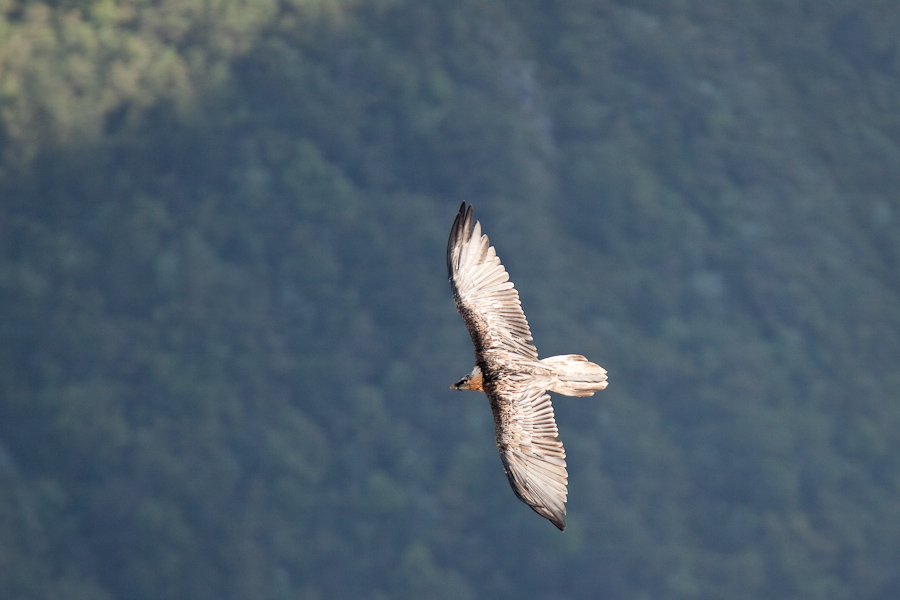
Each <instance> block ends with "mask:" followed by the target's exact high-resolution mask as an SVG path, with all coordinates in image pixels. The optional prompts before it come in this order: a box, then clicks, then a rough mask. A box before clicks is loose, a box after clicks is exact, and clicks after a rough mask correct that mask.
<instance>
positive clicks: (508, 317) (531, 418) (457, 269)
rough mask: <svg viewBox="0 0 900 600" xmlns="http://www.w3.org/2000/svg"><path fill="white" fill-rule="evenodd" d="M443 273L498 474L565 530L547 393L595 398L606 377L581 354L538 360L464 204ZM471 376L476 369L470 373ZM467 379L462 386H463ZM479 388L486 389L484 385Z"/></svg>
mask: <svg viewBox="0 0 900 600" xmlns="http://www.w3.org/2000/svg"><path fill="white" fill-rule="evenodd" d="M447 269H448V273H449V278H450V288H451V290H452V292H453V299H454V301H455V303H456V308H457V310H458V311H459V314H460V316H462V319H463V321H464V322H465V324H466V328H467V329H468V330H469V335H470V336H471V338H472V344H473V345H474V346H475V365H476V371H480V375H479V377H480V378H481V384H480V386H479V387H465V388H459V389H483V390H484V392H485V394H487V397H488V400H489V401H490V404H491V410H492V412H493V414H494V427H495V435H496V441H497V449H498V451H499V452H500V459H501V461H502V463H503V470H504V471H505V472H506V476H507V478H508V479H509V483H510V485H511V486H512V489H513V491H514V492H515V494H516V496H518V497H519V499H520V500H522V501H523V502H525V503H526V504H528V505H529V506H531V508H532V509H534V510H535V512H537V513H538V514H540V515H541V516H543V517H545V518H547V519H549V520H550V521H551V522H552V523H553V524H554V525H556V526H557V527H558V528H559V529H564V528H565V526H566V525H565V515H566V504H565V503H566V497H567V490H566V485H567V483H568V474H567V472H566V460H565V458H566V452H565V449H564V448H563V445H562V442H560V441H559V438H558V431H557V428H556V420H555V419H554V416H553V405H552V404H551V403H550V396H549V395H548V394H547V391H548V390H551V391H558V392H560V393H564V394H568V395H592V394H593V393H594V391H595V390H598V389H603V388H604V387H606V371H605V370H604V369H603V368H602V367H600V366H599V365H595V364H594V363H591V362H588V361H587V360H586V359H585V358H584V357H582V356H578V355H565V356H557V357H551V358H549V359H545V360H544V361H540V360H538V353H537V349H536V348H535V346H534V344H533V342H532V337H531V330H530V329H529V327H528V321H527V320H526V319H525V313H524V312H523V311H522V306H521V302H520V301H519V293H518V292H517V291H516V289H515V287H514V286H513V283H512V282H511V281H509V274H508V273H507V272H506V269H505V268H504V267H503V264H502V263H501V262H500V258H499V257H498V256H497V253H496V251H495V250H494V247H493V246H491V245H490V241H489V240H488V237H487V236H486V235H483V234H482V232H481V224H480V223H479V222H478V221H475V222H474V224H473V211H472V207H471V206H469V207H468V208H467V207H466V203H465V202H463V204H462V206H461V207H460V209H459V213H458V214H457V215H456V220H455V221H454V222H453V228H452V229H451V230H450V239H449V241H448V243H447ZM473 373H474V371H473ZM464 381H467V380H464ZM481 386H483V387H481Z"/></svg>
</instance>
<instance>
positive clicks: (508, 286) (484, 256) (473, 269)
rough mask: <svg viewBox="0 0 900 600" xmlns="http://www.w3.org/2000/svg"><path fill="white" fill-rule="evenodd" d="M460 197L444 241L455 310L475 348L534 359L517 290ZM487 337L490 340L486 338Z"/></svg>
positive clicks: (533, 348)
mask: <svg viewBox="0 0 900 600" xmlns="http://www.w3.org/2000/svg"><path fill="white" fill-rule="evenodd" d="M472 221H473V210H472V207H471V206H469V207H468V208H467V207H466V203H465V202H463V203H462V205H461V206H460V208H459V213H457V215H456V219H455V220H454V221H453V227H452V228H451V229H450V239H449V240H448V242H447V272H448V276H449V279H450V289H451V291H452V292H453V300H454V301H455V302H456V309H457V310H458V311H459V314H460V316H461V317H462V319H463V321H464V322H465V324H466V328H467V329H468V330H469V335H470V336H471V337H472V342H473V343H474V344H475V346H476V349H479V348H480V349H482V350H488V349H491V348H496V347H502V348H503V349H505V350H507V351H509V352H511V353H514V354H517V355H519V356H522V357H524V358H527V359H530V360H537V349H536V348H535V347H534V344H532V343H531V341H532V337H531V330H530V329H529V328H528V321H527V320H526V319H525V313H524V312H523V311H522V305H521V302H520V301H519V293H518V292H517V291H516V289H515V287H514V286H513V283H512V282H511V281H509V274H508V273H507V272H506V269H505V268H504V267H503V264H502V263H501V262H500V258H499V257H498V256H497V253H496V251H495V250H494V247H493V246H491V244H490V240H488V237H487V236H486V235H482V233H481V223H479V222H478V221H475V223H474V225H473V224H472ZM486 338H490V339H486Z"/></svg>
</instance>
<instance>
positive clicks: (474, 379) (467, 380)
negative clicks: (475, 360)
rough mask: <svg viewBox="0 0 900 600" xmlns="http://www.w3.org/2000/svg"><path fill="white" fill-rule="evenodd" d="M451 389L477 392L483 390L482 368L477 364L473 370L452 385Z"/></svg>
mask: <svg viewBox="0 0 900 600" xmlns="http://www.w3.org/2000/svg"><path fill="white" fill-rule="evenodd" d="M450 389H451V390H475V391H476V392H483V391H484V388H483V387H481V369H480V368H479V367H478V365H475V368H474V369H472V372H471V373H469V374H468V375H466V376H465V377H463V378H462V379H460V380H459V381H457V382H456V383H454V384H453V385H451V386H450Z"/></svg>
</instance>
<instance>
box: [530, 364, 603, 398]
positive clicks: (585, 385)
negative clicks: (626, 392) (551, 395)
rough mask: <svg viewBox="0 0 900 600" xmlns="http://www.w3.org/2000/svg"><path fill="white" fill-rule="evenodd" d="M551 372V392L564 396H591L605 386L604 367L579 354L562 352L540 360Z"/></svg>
mask: <svg viewBox="0 0 900 600" xmlns="http://www.w3.org/2000/svg"><path fill="white" fill-rule="evenodd" d="M541 364H543V365H544V366H546V367H548V368H549V370H550V371H551V372H552V373H553V383H552V384H551V386H550V387H549V388H548V389H549V390H550V391H551V392H556V393H557V394H563V395H565V396H593V395H594V392H596V391H598V390H602V389H603V388H605V387H606V383H607V381H606V369H604V368H603V367H601V366H600V365H596V364H594V363H592V362H590V361H589V360H588V359H586V358H585V357H583V356H581V355H580V354H562V355H560V356H550V357H548V358H545V359H543V360H541Z"/></svg>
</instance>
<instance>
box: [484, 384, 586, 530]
mask: <svg viewBox="0 0 900 600" xmlns="http://www.w3.org/2000/svg"><path fill="white" fill-rule="evenodd" d="M497 400H498V402H492V403H491V404H492V405H493V406H494V407H495V408H494V410H495V425H496V428H497V448H498V450H499V451H500V459H501V460H502V461H503V470H504V471H505V472H506V477H507V478H508V479H509V484H510V485H511V486H512V489H513V491H514V492H515V493H516V496H518V497H519V499H520V500H522V502H524V503H526V504H528V505H529V506H530V507H531V508H533V509H534V511H535V512H536V513H538V514H539V515H541V516H542V517H545V518H547V519H549V520H550V521H551V522H552V523H553V524H554V525H556V526H557V527H558V528H559V529H560V530H563V529H565V527H566V520H565V517H566V495H567V491H566V484H567V483H568V474H567V473H566V460H565V459H566V451H565V449H564V448H563V445H562V442H560V441H559V438H558V437H557V435H558V432H557V429H556V421H555V420H554V418H553V405H552V404H550V396H549V395H547V393H546V391H545V389H544V388H542V387H540V385H539V384H538V383H537V382H535V383H533V384H532V385H530V386H529V387H528V388H526V389H525V390H524V393H522V394H521V395H520V397H519V398H517V399H515V400H512V401H511V399H509V398H498V399H497Z"/></svg>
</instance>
